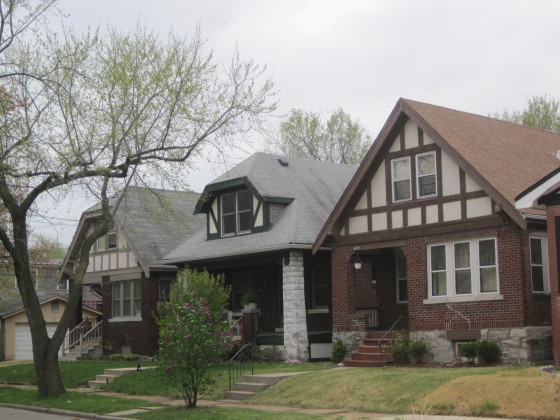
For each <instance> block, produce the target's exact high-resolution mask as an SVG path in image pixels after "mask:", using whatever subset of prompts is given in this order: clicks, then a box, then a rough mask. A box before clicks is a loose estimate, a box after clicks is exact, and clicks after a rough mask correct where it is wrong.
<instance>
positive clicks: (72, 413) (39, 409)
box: [0, 403, 123, 420]
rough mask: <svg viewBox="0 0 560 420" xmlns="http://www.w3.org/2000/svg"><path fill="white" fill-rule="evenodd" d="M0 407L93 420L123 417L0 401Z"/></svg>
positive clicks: (110, 419) (121, 418) (114, 419)
mask: <svg viewBox="0 0 560 420" xmlns="http://www.w3.org/2000/svg"><path fill="white" fill-rule="evenodd" d="M0 407H6V408H14V409H17V410H25V411H35V412H37V413H46V414H60V415H65V416H74V417H79V418H83V419H95V420H123V417H115V416H107V415H104V414H91V413H83V412H81V411H72V410H63V409H60V408H48V407H36V406H32V405H20V404H4V403H0Z"/></svg>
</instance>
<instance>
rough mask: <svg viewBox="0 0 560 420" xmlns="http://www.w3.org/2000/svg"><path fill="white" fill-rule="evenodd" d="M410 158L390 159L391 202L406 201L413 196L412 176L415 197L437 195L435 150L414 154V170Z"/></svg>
mask: <svg viewBox="0 0 560 420" xmlns="http://www.w3.org/2000/svg"><path fill="white" fill-rule="evenodd" d="M410 158H411V156H405V157H401V158H396V159H392V160H391V183H392V190H393V202H399V201H408V200H411V199H412V198H413V197H412V179H413V178H414V179H415V182H416V197H415V198H427V197H435V196H436V195H437V165H436V152H435V151H431V152H426V153H419V154H417V155H414V159H415V170H414V171H413V169H412V166H411V162H410ZM413 172H415V173H413Z"/></svg>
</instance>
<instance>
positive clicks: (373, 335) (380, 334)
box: [367, 331, 393, 340]
mask: <svg viewBox="0 0 560 420" xmlns="http://www.w3.org/2000/svg"><path fill="white" fill-rule="evenodd" d="M392 337H393V333H388V334H387V331H368V334H367V338H372V339H377V340H379V339H380V338H387V339H391V338H392Z"/></svg>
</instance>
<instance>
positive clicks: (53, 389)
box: [33, 339, 66, 397]
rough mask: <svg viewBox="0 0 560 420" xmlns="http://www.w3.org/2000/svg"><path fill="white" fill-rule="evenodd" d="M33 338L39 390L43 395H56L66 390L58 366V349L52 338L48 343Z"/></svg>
mask: <svg viewBox="0 0 560 420" xmlns="http://www.w3.org/2000/svg"><path fill="white" fill-rule="evenodd" d="M40 341H41V342H39V343H36V342H35V339H34V340H33V357H34V364H35V373H36V374H37V385H38V387H39V389H38V392H39V395H40V396H41V397H54V396H56V395H61V394H64V393H65V392H66V390H65V389H64V385H63V383H62V377H61V376H60V369H59V367H58V349H54V348H53V346H52V344H51V342H50V340H48V341H47V342H46V343H44V342H42V340H40Z"/></svg>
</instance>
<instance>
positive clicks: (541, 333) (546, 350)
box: [410, 327, 552, 365]
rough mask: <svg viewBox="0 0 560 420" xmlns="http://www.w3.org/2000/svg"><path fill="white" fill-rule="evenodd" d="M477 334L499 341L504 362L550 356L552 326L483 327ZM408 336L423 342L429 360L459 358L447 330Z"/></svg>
mask: <svg viewBox="0 0 560 420" xmlns="http://www.w3.org/2000/svg"><path fill="white" fill-rule="evenodd" d="M480 335H481V337H480V338H481V340H488V341H494V342H496V343H498V345H499V346H500V348H501V349H502V352H503V353H502V362H503V363H505V364H512V365H529V364H532V363H539V362H545V361H548V360H550V358H551V357H552V353H551V352H552V347H551V346H552V339H551V337H552V328H551V327H522V328H486V329H481V330H480ZM410 337H411V338H412V339H415V340H422V341H424V342H425V343H426V345H427V346H428V350H429V355H428V360H430V361H433V362H436V363H450V362H452V361H454V360H457V359H458V356H457V355H456V354H455V349H454V344H455V343H454V342H453V341H450V340H448V339H447V331H442V330H439V331H412V332H411V333H410Z"/></svg>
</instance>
